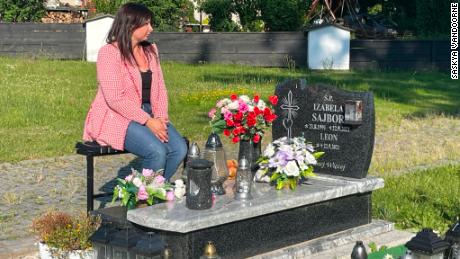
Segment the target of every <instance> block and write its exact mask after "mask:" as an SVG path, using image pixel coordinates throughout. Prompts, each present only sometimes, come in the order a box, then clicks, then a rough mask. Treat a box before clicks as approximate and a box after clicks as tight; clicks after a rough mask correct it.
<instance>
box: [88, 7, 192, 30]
mask: <svg viewBox="0 0 460 259" xmlns="http://www.w3.org/2000/svg"><path fill="white" fill-rule="evenodd" d="M93 2H94V4H95V6H96V10H97V12H98V13H106V14H115V13H116V12H117V11H118V9H119V8H120V6H121V5H123V4H124V3H127V2H133V3H140V4H143V5H145V6H146V7H148V8H149V9H150V10H151V11H152V12H153V21H152V22H153V25H154V29H155V31H179V30H180V28H181V23H182V21H185V20H189V19H190V16H193V15H192V14H193V4H192V3H191V2H190V1H188V0H156V1H150V0H137V1H129V0H94V1H93Z"/></svg>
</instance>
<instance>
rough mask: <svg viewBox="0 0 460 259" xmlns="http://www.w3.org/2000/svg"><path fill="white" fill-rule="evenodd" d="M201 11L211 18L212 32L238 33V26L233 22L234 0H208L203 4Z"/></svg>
mask: <svg viewBox="0 0 460 259" xmlns="http://www.w3.org/2000/svg"><path fill="white" fill-rule="evenodd" d="M201 9H203V11H204V12H206V13H207V14H209V16H210V21H209V25H210V26H211V30H213V31H238V25H237V24H236V23H235V22H233V21H232V12H234V5H233V3H232V0H206V1H205V2H203V3H202V4H201Z"/></svg>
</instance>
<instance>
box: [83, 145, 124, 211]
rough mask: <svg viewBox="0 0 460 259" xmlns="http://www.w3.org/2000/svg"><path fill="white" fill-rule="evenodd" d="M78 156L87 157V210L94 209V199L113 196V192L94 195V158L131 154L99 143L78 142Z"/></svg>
mask: <svg viewBox="0 0 460 259" xmlns="http://www.w3.org/2000/svg"><path fill="white" fill-rule="evenodd" d="M75 148H76V149H77V154H80V155H84V156H86V210H87V211H88V212H89V211H92V210H93V209H94V199H96V198H99V197H106V196H110V195H113V192H104V193H98V194H94V157H95V156H109V155H119V154H126V153H129V152H128V151H120V150H116V149H113V148H111V147H110V146H101V145H99V144H98V143H97V142H95V141H94V142H78V143H77V144H76V145H75Z"/></svg>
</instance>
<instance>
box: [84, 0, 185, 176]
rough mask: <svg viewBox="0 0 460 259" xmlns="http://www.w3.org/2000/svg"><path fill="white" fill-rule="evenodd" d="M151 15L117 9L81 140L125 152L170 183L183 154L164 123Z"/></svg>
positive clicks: (141, 9)
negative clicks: (138, 157)
mask: <svg viewBox="0 0 460 259" xmlns="http://www.w3.org/2000/svg"><path fill="white" fill-rule="evenodd" d="M151 22H152V12H151V11H150V10H149V9H148V8H146V7H145V6H143V5H140V4H134V3H127V4H124V5H123V6H121V8H120V9H119V10H118V12H117V14H116V16H115V20H114V21H113V24H112V28H111V29H110V31H109V34H108V37H107V43H108V44H106V45H105V46H103V47H102V48H101V49H100V50H99V54H98V58H97V80H98V83H99V87H98V91H97V94H96V97H95V99H94V101H93V103H92V104H91V108H90V109H89V112H88V115H87V117H86V122H85V129H84V133H83V139H84V140H90V141H94V140H95V141H97V142H98V143H99V144H102V145H110V146H111V147H112V148H114V149H117V150H125V149H126V150H127V151H129V152H131V153H133V154H136V155H138V156H140V157H142V158H143V159H144V161H143V165H142V166H143V168H144V169H152V170H153V171H155V172H158V171H160V170H164V175H163V176H164V177H165V178H166V179H167V180H169V179H170V178H171V177H172V176H173V174H174V173H175V171H176V169H177V167H178V166H179V164H180V163H181V162H182V160H183V158H184V157H185V155H186V152H187V146H186V144H185V141H184V139H183V138H182V136H181V135H180V134H179V133H178V132H177V130H176V129H175V128H174V127H173V125H172V124H171V122H169V120H168V98H167V93H166V88H165V84H164V80H163V74H162V71H161V66H160V60H159V56H158V49H157V47H156V45H155V44H151V43H149V42H147V38H148V36H149V34H150V33H151V32H152V31H153V29H152V25H151Z"/></svg>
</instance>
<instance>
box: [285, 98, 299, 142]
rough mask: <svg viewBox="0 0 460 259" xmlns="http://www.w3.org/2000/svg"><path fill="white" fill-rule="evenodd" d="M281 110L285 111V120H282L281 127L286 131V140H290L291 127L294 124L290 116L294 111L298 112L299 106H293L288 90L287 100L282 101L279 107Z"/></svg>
mask: <svg viewBox="0 0 460 259" xmlns="http://www.w3.org/2000/svg"><path fill="white" fill-rule="evenodd" d="M280 107H281V109H282V110H287V114H288V116H287V118H284V119H283V126H284V128H285V129H286V131H287V137H288V140H290V139H291V137H292V129H291V128H292V125H293V124H294V121H293V120H292V117H293V116H292V114H293V112H295V111H298V110H299V109H300V107H299V106H297V105H294V101H293V99H292V91H291V90H289V93H288V97H287V100H284V103H283V104H282V105H281V106H280Z"/></svg>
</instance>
